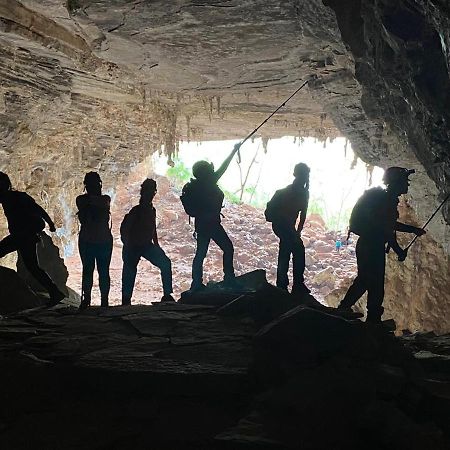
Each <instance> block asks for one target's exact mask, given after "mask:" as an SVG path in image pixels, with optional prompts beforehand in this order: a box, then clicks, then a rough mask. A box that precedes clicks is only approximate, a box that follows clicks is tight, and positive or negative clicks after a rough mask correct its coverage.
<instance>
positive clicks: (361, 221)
mask: <svg viewBox="0 0 450 450" xmlns="http://www.w3.org/2000/svg"><path fill="white" fill-rule="evenodd" d="M411 173H414V170H407V169H404V168H403V167H389V168H388V169H387V170H386V171H385V173H384V176H383V182H384V183H385V185H386V186H387V187H386V189H382V188H372V189H369V190H367V191H366V192H365V193H364V194H363V196H362V197H361V198H360V199H359V200H358V202H357V203H356V204H355V207H354V208H353V211H352V214H351V217H350V232H354V233H356V234H359V236H360V237H359V239H358V242H357V244H356V259H357V263H358V275H357V277H356V278H355V280H354V282H353V284H352V285H351V286H350V288H349V289H348V291H347V294H346V295H345V297H344V299H343V300H342V302H341V303H340V305H339V307H338V308H339V309H351V307H352V306H353V305H354V304H355V303H356V302H357V301H358V300H359V299H360V298H361V297H362V295H363V294H364V293H365V292H366V291H367V321H368V322H372V323H381V317H382V315H383V311H384V308H383V306H382V305H383V299H384V274H385V255H386V243H387V244H388V245H389V247H390V248H392V250H394V252H395V253H396V254H397V255H398V259H399V261H404V260H405V258H406V256H407V251H406V250H403V249H402V248H400V246H399V244H398V242H397V237H396V231H403V232H407V233H414V234H416V235H417V236H421V235H423V234H424V233H425V231H424V230H422V229H421V228H418V227H415V226H412V225H406V224H403V223H401V222H398V221H397V219H398V210H397V205H398V198H399V196H400V195H401V194H406V193H407V192H408V186H409V180H408V177H409V175H410V174H411Z"/></svg>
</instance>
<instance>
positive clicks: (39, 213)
mask: <svg viewBox="0 0 450 450" xmlns="http://www.w3.org/2000/svg"><path fill="white" fill-rule="evenodd" d="M0 203H1V205H2V206H3V211H4V213H5V216H6V220H7V221H8V229H9V233H10V234H9V235H8V236H6V237H5V238H3V239H2V240H1V241H0V258H3V257H4V256H6V255H7V254H9V253H12V252H14V251H17V252H18V253H19V254H20V256H21V257H22V259H23V262H24V264H25V267H26V268H27V269H28V271H29V272H30V274H31V275H32V276H33V277H34V278H35V279H36V280H37V281H38V282H39V283H40V284H41V285H42V287H44V288H45V289H46V290H47V291H48V293H49V295H50V301H49V302H48V306H53V305H56V304H58V303H59V302H60V301H61V300H63V299H64V297H65V295H64V293H63V292H61V291H60V290H59V289H58V287H57V286H56V284H55V283H54V282H53V281H52V279H51V278H50V277H49V276H48V274H47V273H46V272H45V271H44V270H43V269H41V268H40V267H39V262H38V259H37V254H36V245H37V243H38V242H39V241H40V239H41V234H42V232H43V231H44V228H45V224H46V223H47V224H48V226H49V229H50V231H51V232H52V233H54V232H55V231H56V227H55V224H54V223H53V221H52V219H51V218H50V216H49V215H48V214H47V212H46V211H45V210H44V209H43V208H42V207H41V206H39V205H38V204H37V203H36V202H35V201H34V199H33V198H32V197H30V196H29V195H28V194H27V193H25V192H20V191H15V190H13V188H12V185H11V180H10V179H9V176H8V175H7V174H6V173H4V172H0Z"/></svg>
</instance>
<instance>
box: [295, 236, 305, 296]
mask: <svg viewBox="0 0 450 450" xmlns="http://www.w3.org/2000/svg"><path fill="white" fill-rule="evenodd" d="M294 233H295V234H294V235H293V236H292V270H293V281H292V288H293V289H294V288H297V289H298V288H303V287H304V286H305V265H306V263H305V246H304V245H303V241H302V240H301V238H300V235H299V234H298V233H297V232H295V231H294Z"/></svg>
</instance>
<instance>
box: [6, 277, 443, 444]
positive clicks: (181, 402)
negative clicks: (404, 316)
mask: <svg viewBox="0 0 450 450" xmlns="http://www.w3.org/2000/svg"><path fill="white" fill-rule="evenodd" d="M241 281H242V283H243V285H244V286H245V288H246V291H243V292H233V291H225V290H221V289H219V288H217V287H216V288H211V289H210V290H208V291H206V292H204V293H201V294H199V295H197V296H191V297H183V300H182V301H181V302H178V303H173V304H157V305H153V306H149V305H140V306H131V307H115V308H108V309H105V308H100V307H92V308H90V309H88V310H86V311H83V312H79V311H78V309H77V307H76V306H75V305H72V304H70V302H67V301H65V302H64V303H63V304H61V305H58V306H57V307H54V308H50V309H48V308H43V309H42V308H41V309H35V310H28V311H24V312H21V313H17V314H12V315H8V316H7V317H2V318H1V319H0V362H1V365H2V370H1V371H0V446H1V448H5V449H8V450H22V449H30V448H32V449H45V450H62V449H64V450H76V449H77V450H79V449H84V450H90V449H92V450H94V449H95V450H101V449H103V450H106V449H108V450H109V449H110V450H116V449H117V450H118V449H130V450H131V449H133V450H144V449H145V450H147V449H149V448H152V449H155V450H160V449H161V450H163V449H164V450H169V449H171V450H172V449H190V450H194V449H196V450H200V449H204V450H206V449H208V450H216V449H217V450H239V449H251V450H253V449H254V450H256V449H261V450H267V449H302V450H303V449H308V450H319V449H320V450H321V449H324V448H330V449H331V448H332V449H334V450H341V449H342V450H344V449H345V450H357V449H358V450H359V449H361V448H364V449H369V450H379V449H385V450H423V449H428V448H433V449H434V450H444V449H446V448H449V447H448V445H449V443H450V441H449V439H450V430H449V428H448V424H449V421H450V366H449V357H450V344H449V337H448V335H447V336H441V337H435V336H434V335H432V334H428V335H423V334H422V335H420V334H416V335H409V336H406V337H404V338H402V339H401V340H400V339H398V338H395V337H394V336H393V335H392V334H391V333H389V332H387V331H386V330H384V329H382V328H379V327H373V326H370V325H367V324H364V323H361V322H360V321H359V320H356V319H354V318H353V319H352V318H348V317H347V318H344V317H339V316H337V315H336V312H335V311H333V310H330V309H324V307H320V305H317V304H316V303H315V302H314V299H313V298H312V297H305V298H293V297H292V296H290V295H288V294H286V293H284V292H282V291H279V290H278V289H276V288H275V287H273V286H271V285H269V284H267V283H265V281H264V273H263V272H257V273H252V274H248V275H246V277H244V278H243V279H242V280H241ZM308 304H309V305H312V306H314V307H308V306H306V305H308ZM318 307H319V309H317V308H318Z"/></svg>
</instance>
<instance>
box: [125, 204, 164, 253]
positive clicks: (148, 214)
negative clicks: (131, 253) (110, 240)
mask: <svg viewBox="0 0 450 450" xmlns="http://www.w3.org/2000/svg"><path fill="white" fill-rule="evenodd" d="M155 231H156V209H155V208H154V207H153V204H151V203H150V204H146V205H144V204H139V205H136V206H134V207H133V208H131V210H130V212H129V213H128V214H127V215H126V216H125V218H124V220H123V222H122V226H121V235H122V240H123V242H124V244H125V245H131V246H137V245H148V244H152V243H153V237H154V235H155Z"/></svg>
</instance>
